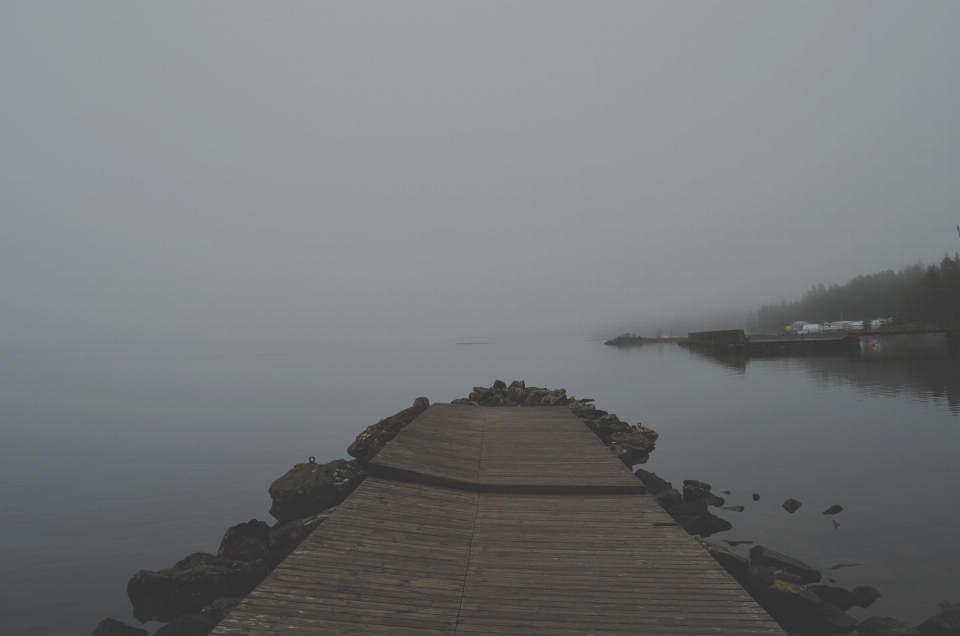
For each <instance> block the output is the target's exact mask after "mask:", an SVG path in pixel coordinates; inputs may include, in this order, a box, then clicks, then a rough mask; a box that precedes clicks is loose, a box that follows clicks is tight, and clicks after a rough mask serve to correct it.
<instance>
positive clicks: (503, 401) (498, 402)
mask: <svg viewBox="0 0 960 636" xmlns="http://www.w3.org/2000/svg"><path fill="white" fill-rule="evenodd" d="M480 404H481V405H482V406H513V403H512V402H511V401H510V398H508V397H507V396H506V395H505V394H503V393H494V395H493V397H491V398H489V399H486V400H484V401H483V402H481V403H480Z"/></svg>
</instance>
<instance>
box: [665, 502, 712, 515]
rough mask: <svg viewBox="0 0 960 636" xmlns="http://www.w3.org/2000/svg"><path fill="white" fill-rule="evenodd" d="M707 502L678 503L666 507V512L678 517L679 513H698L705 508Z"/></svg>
mask: <svg viewBox="0 0 960 636" xmlns="http://www.w3.org/2000/svg"><path fill="white" fill-rule="evenodd" d="M706 507H707V503H706V502H705V501H688V502H685V503H682V504H680V505H679V506H673V507H670V508H667V514H668V515H670V516H671V517H679V516H681V515H698V516H699V514H700V511H701V510H705V509H706Z"/></svg>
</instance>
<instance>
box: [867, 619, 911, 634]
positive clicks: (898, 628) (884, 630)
mask: <svg viewBox="0 0 960 636" xmlns="http://www.w3.org/2000/svg"><path fill="white" fill-rule="evenodd" d="M857 634H859V636H920V632H919V631H918V630H916V629H914V628H913V627H910V626H909V625H905V624H904V623H901V622H900V621H898V620H896V619H893V618H890V617H889V616H871V617H870V618H868V619H867V620H865V621H860V624H859V625H857Z"/></svg>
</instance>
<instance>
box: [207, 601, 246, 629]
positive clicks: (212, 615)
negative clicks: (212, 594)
mask: <svg viewBox="0 0 960 636" xmlns="http://www.w3.org/2000/svg"><path fill="white" fill-rule="evenodd" d="M242 602H243V599H242V598H218V599H217V600H215V601H214V602H213V603H210V604H209V605H207V606H206V607H204V608H203V609H202V610H200V616H202V617H204V618H206V619H209V620H211V621H213V622H214V623H219V622H220V621H222V620H223V617H224V616H226V615H227V613H228V612H229V611H230V610H232V609H233V608H234V607H236V606H237V605H239V604H240V603H242Z"/></svg>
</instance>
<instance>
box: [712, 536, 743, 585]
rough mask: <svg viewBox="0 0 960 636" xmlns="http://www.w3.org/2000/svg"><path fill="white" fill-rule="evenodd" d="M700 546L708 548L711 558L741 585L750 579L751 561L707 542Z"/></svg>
mask: <svg viewBox="0 0 960 636" xmlns="http://www.w3.org/2000/svg"><path fill="white" fill-rule="evenodd" d="M700 545H702V546H703V547H704V548H706V550H707V552H709V553H710V556H712V557H713V558H714V560H715V561H716V562H717V563H719V564H720V566H721V567H722V568H723V569H724V570H726V571H727V572H729V573H730V576H732V577H733V578H734V579H736V580H737V582H738V583H740V585H745V584H746V582H747V581H748V580H749V578H750V560H749V559H747V558H746V557H742V556H740V555H739V554H737V553H735V552H731V551H730V550H727V549H726V548H724V547H721V546H719V545H716V544H713V543H709V542H707V541H700Z"/></svg>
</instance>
